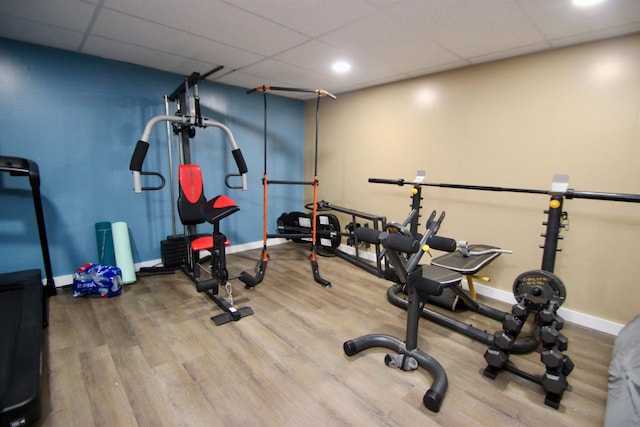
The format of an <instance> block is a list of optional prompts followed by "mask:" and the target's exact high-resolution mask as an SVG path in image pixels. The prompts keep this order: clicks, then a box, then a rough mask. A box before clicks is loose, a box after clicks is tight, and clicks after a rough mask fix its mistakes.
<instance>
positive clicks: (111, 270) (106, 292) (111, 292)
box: [73, 263, 122, 298]
mask: <svg viewBox="0 0 640 427" xmlns="http://www.w3.org/2000/svg"><path fill="white" fill-rule="evenodd" d="M121 293H122V271H121V270H120V269H119V268H118V267H113V266H111V265H100V264H91V263H87V264H85V265H83V266H82V267H80V268H78V270H77V271H76V272H75V273H74V275H73V296H74V297H79V296H83V295H89V294H98V295H99V296H101V297H102V298H112V297H117V296H118V295H120V294H121Z"/></svg>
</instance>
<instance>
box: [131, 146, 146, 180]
mask: <svg viewBox="0 0 640 427" xmlns="http://www.w3.org/2000/svg"><path fill="white" fill-rule="evenodd" d="M148 149H149V143H148V142H144V141H142V140H139V141H138V143H137V144H136V148H135V150H134V151H133V156H131V162H129V170H131V171H135V172H140V171H141V170H142V164H143V163H144V158H145V156H146V155H147V150H148Z"/></svg>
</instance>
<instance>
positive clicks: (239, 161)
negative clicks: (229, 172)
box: [231, 148, 248, 174]
mask: <svg viewBox="0 0 640 427" xmlns="http://www.w3.org/2000/svg"><path fill="white" fill-rule="evenodd" d="M231 152H232V153H233V159H234V160H235V161H236V165H238V172H240V174H243V173H247V171H248V169H247V164H246V163H245V161H244V157H242V151H240V149H239V148H236V149H235V150H233V151H231Z"/></svg>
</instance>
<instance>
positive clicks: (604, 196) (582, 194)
mask: <svg viewBox="0 0 640 427" xmlns="http://www.w3.org/2000/svg"><path fill="white" fill-rule="evenodd" d="M369 182H371V183H375V184H393V185H398V186H403V185H414V186H425V187H442V188H455V189H460V190H479V191H497V192H510V193H528V194H545V195H548V196H555V195H557V196H565V197H566V198H567V199H591V200H605V201H614V202H631V203H640V194H625V193H606V192H597V191H578V190H574V189H571V188H569V189H567V190H566V191H564V192H554V191H550V190H536V189H528V188H513V187H493V186H485V185H466V184H447V183H433V182H411V181H405V180H404V179H381V178H369Z"/></svg>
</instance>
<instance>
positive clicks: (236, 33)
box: [105, 0, 308, 56]
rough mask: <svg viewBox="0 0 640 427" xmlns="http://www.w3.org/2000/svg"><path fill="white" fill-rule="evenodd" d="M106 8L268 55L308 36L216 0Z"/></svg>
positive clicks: (124, 0)
mask: <svg viewBox="0 0 640 427" xmlns="http://www.w3.org/2000/svg"><path fill="white" fill-rule="evenodd" d="M105 8H108V9H109V10H115V11H119V12H123V13H126V14H129V15H132V16H135V17H139V18H142V19H144V20H145V21H148V22H149V23H156V24H162V25H163V26H166V27H168V28H171V29H176V30H180V31H182V32H184V33H186V34H192V35H196V36H200V37H202V38H205V39H209V40H215V41H217V42H219V43H222V44H227V45H229V46H233V47H236V48H240V49H244V50H246V51H248V52H254V53H258V54H260V55H265V56H269V55H273V54H275V53H278V52H281V51H283V50H286V49H288V48H290V47H292V46H295V45H297V44H300V43H302V42H304V41H305V40H307V39H308V37H305V36H303V35H302V34H299V33H298V32H296V31H292V30H291V29H288V28H285V27H283V26H281V25H278V24H276V23H274V22H271V21H269V20H267V19H265V18H262V17H260V16H257V15H255V14H253V13H249V12H246V11H244V10H242V9H239V8H237V7H234V6H232V5H230V4H228V3H225V2H222V1H217V0H180V1H161V2H158V1H157V0H137V1H130V0H106V1H105Z"/></svg>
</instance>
